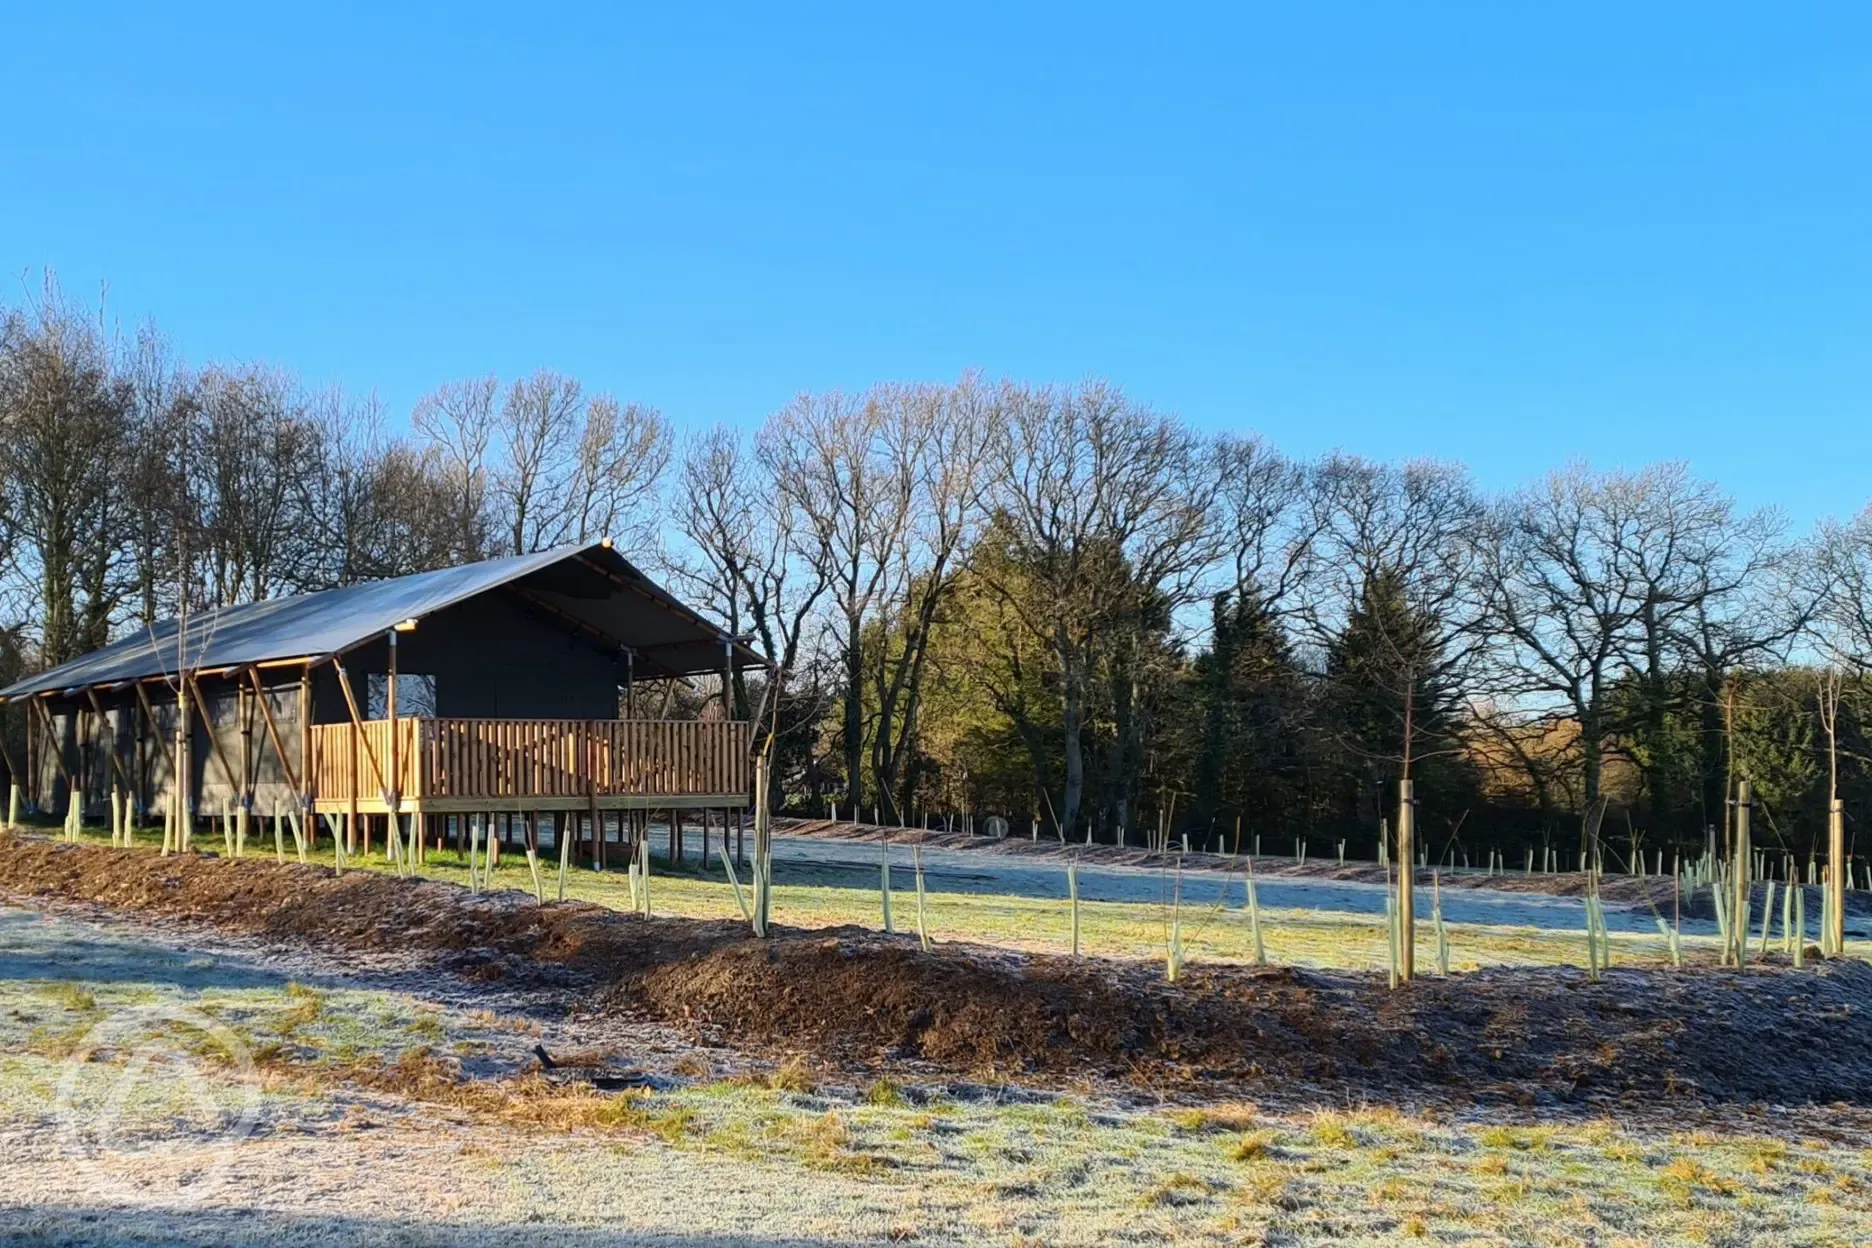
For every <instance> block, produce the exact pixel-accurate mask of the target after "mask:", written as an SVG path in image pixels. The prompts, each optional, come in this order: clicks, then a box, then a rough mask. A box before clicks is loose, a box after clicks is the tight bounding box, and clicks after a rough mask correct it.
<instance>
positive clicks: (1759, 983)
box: [0, 836, 1872, 1105]
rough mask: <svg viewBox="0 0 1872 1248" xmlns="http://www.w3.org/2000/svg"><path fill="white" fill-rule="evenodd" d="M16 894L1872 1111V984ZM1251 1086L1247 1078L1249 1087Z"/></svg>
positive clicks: (675, 977)
mask: <svg viewBox="0 0 1872 1248" xmlns="http://www.w3.org/2000/svg"><path fill="white" fill-rule="evenodd" d="M0 889H5V890H7V891H8V892H12V893H15V894H38V895H48V894H50V895H57V896H60V897H64V898H69V899H76V900H86V901H92V902H100V903H104V904H108V905H111V906H116V907H121V908H124V909H128V910H141V911H150V912H158V913H162V914H167V915H176V916H183V917H188V918H192V919H195V920H199V921H204V922H207V923H210V924H214V925H216V926H219V927H222V928H226V929H231V930H237V931H240V932H244V933H250V934H256V935H260V936H263V937H266V938H269V939H273V940H277V941H280V942H286V943H291V942H310V941H317V942H319V943H321V944H324V945H326V946H327V947H330V946H334V945H335V946H338V947H341V948H351V949H359V950H390V949H395V950H400V951H404V952H409V953H421V954H425V955H427V956H430V957H432V958H433V959H434V961H435V963H436V964H437V965H438V966H439V967H443V968H446V969H450V970H454V971H457V972H462V973H466V974H469V975H481V976H502V977H506V978H508V979H510V980H513V981H516V982H517V983H519V984H522V985H524V984H525V983H526V981H527V979H528V977H529V976H532V975H538V976H539V977H540V982H541V983H542V984H546V983H560V984H562V983H564V982H565V981H566V979H567V978H568V977H570V978H572V979H575V980H576V981H578V982H579V983H580V984H581V985H583V986H585V987H586V988H588V989H589V991H588V992H587V993H584V994H582V995H584V996H585V997H586V999H587V1000H589V1001H590V1002H591V1003H592V1004H593V1007H594V1008H597V1009H602V1010H611V1011H617V1012H620V1013H627V1014H638V1015H648V1016H652V1017H656V1018H659V1019H662V1020H666V1021H674V1022H678V1023H683V1024H687V1025H689V1026H692V1027H695V1028H697V1029H699V1030H703V1031H706V1032H708V1033H710V1034H711V1035H714V1036H719V1037H723V1038H727V1039H730V1040H738V1041H740V1042H742V1043H744V1044H751V1045H758V1046H775V1047H784V1048H788V1049H793V1050H801V1049H804V1050H809V1051H812V1052H815V1053H817V1054H819V1055H821V1056H822V1057H824V1058H826V1059H828V1060H832V1061H837V1062H840V1063H843V1064H846V1065H856V1066H869V1065H874V1064H878V1063H889V1062H892V1061H897V1060H903V1059H911V1060H915V1061H920V1062H925V1063H931V1064H934V1065H935V1066H937V1067H940V1068H943V1069H945V1070H950V1071H954V1072H957V1073H965V1074H980V1073H983V1072H993V1073H995V1074H999V1075H1002V1076H1008V1075H1018V1076H1028V1077H1042V1078H1046V1079H1050V1080H1061V1079H1072V1078H1079V1077H1086V1076H1103V1077H1113V1078H1119V1079H1124V1080H1129V1081H1132V1082H1135V1083H1140V1084H1145V1085H1151V1086H1158V1087H1180V1088H1183V1089H1192V1088H1201V1087H1212V1088H1218V1089H1228V1090H1229V1091H1230V1092H1231V1094H1239V1093H1241V1092H1242V1091H1244V1090H1246V1091H1248V1092H1249V1093H1251V1094H1252V1093H1253V1092H1254V1091H1255V1089H1256V1087H1257V1086H1259V1087H1263V1088H1270V1089H1271V1088H1279V1089H1281V1090H1283V1091H1292V1090H1293V1088H1294V1085H1295V1084H1300V1085H1305V1086H1306V1087H1310V1088H1316V1089H1320V1090H1323V1091H1328V1092H1330V1093H1332V1094H1333V1095H1344V1096H1357V1097H1366V1096H1384V1095H1387V1094H1398V1093H1407V1094H1411V1095H1416V1096H1426V1097H1435V1096H1437V1095H1439V1094H1449V1095H1452V1096H1455V1095H1460V1097H1461V1098H1462V1099H1464V1100H1474V1099H1500V1100H1506V1101H1510V1102H1516V1103H1521V1104H1533V1103H1545V1102H1578V1101H1597V1100H1602V1099H1612V1098H1616V1099H1617V1100H1618V1101H1620V1102H1630V1101H1634V1100H1636V1101H1652V1102H1656V1101H1660V1100H1672V1101H1675V1100H1677V1099H1680V1098H1685V1097H1690V1098H1695V1099H1698V1100H1703V1101H1718V1102H1772V1103H1776V1104H1783V1105H1792V1104H1802V1103H1834V1102H1845V1103H1851V1104H1860V1105H1866V1104H1872V966H1867V965H1866V964H1864V963H1860V962H1849V961H1835V962H1827V963H1821V964H1817V965H1815V966H1811V967H1809V968H1807V969H1804V970H1800V971H1794V970H1792V969H1791V968H1789V967H1787V966H1785V965H1775V964H1769V965H1762V966H1754V967H1751V968H1749V969H1747V970H1743V971H1735V970H1724V969H1720V968H1717V967H1714V966H1710V965H1701V966H1696V967H1694V968H1692V969H1690V970H1687V971H1682V972H1675V971H1670V970H1659V969H1647V968H1636V967H1634V968H1618V969H1614V970H1613V971H1611V972H1609V973H1608V974H1607V975H1606V976H1605V977H1604V978H1603V979H1602V981H1601V982H1599V983H1591V982H1589V981H1588V978H1587V976H1586V975H1585V974H1584V972H1581V971H1575V970H1571V969H1567V968H1539V969H1530V968H1492V969H1489V970H1485V971H1479V972H1474V973H1470V974H1464V975H1458V976H1452V977H1449V978H1440V977H1434V976H1431V977H1426V978H1424V979H1420V980H1419V981H1418V982H1417V983H1415V984H1413V985H1411V986H1409V987H1408V988H1406V989H1404V990H1402V991H1397V992H1392V991H1389V990H1388V988H1387V986H1386V984H1385V982H1384V979H1383V978H1382V977H1381V976H1373V975H1370V974H1360V973H1352V972H1319V971H1302V970H1296V969H1290V968H1262V969H1256V968H1248V967H1233V966H1193V967H1189V968H1186V970H1185V972H1184V974H1183V975H1182V977H1181V978H1180V980H1179V982H1177V983H1175V984H1170V983H1167V982H1165V980H1164V978H1163V973H1162V968H1161V966H1157V965H1155V964H1147V963H1135V962H1118V961H1110V960H1105V959H1096V958H1079V959H1074V958H1068V957H1047V956H1034V955H1027V954H1016V953H1011V952H1008V951H1005V950H997V949H989V948H984V947H980V946H972V945H964V944H943V945H940V946H938V947H937V948H936V949H934V950H933V951H931V952H928V953H925V952H923V951H922V950H921V949H920V948H919V947H918V946H917V944H916V942H915V941H914V940H913V939H909V938H905V937H892V936H885V935H883V934H881V933H877V932H871V931H867V930H862V929H856V928H840V929H820V930H814V931H801V930H796V929H785V928H781V929H777V930H776V931H775V933H774V935H773V937H772V938H771V939H768V940H765V941H757V940H753V939H751V938H750V937H749V936H748V935H747V930H746V928H745V926H743V925H742V924H739V923H730V922H697V921H692V920H683V919H650V920H645V919H642V918H639V917H637V916H634V915H627V914H622V913H619V912H617V911H613V910H608V909H605V908H603V907H599V906H594V905H589V904H585V903H574V902H568V903H562V904H556V905H547V906H539V905H536V904H535V903H534V901H533V900H532V898H530V897H528V896H526V895H525V894H522V893H517V892H502V893H494V894H482V895H472V894H469V893H468V892H467V891H466V890H464V889H462V888H460V887H458V886H455V885H452V884H442V883H437V882H434V881H424V880H404V879H398V878H396V877H393V876H389V875H383V874H379V873H374V872H363V871H354V872H351V873H349V874H347V875H345V876H343V877H337V876H335V875H334V874H333V872H332V871H331V870H330V869H329V868H326V867H315V866H300V865H297V864H288V865H284V866H280V865H275V864H273V863H271V862H265V861H260V860H255V859H246V860H241V861H224V860H220V859H215V858H208V857H197V856H195V855H182V856H177V857H170V858H159V857H156V856H154V855H151V854H150V853H148V852H147V851H136V850H117V849H105V848H100V847H93V846H75V845H66V844H59V843H52V842H46V841H38V840H30V839H21V838H9V837H4V836H0ZM1243 1085H1246V1087H1245V1088H1244V1086H1243Z"/></svg>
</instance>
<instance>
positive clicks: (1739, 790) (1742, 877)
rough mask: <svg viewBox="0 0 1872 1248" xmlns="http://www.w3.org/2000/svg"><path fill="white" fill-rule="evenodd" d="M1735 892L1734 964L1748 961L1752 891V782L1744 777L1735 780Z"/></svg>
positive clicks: (1731, 929)
mask: <svg viewBox="0 0 1872 1248" xmlns="http://www.w3.org/2000/svg"><path fill="white" fill-rule="evenodd" d="M1735 803H1736V806H1735V858H1736V860H1735V893H1734V897H1733V902H1732V905H1731V908H1730V916H1731V917H1730V919H1729V938H1730V943H1731V944H1732V945H1734V946H1735V964H1736V965H1737V966H1741V965H1742V964H1743V963H1744V962H1746V961H1748V917H1749V898H1750V894H1751V892H1752V891H1753V889H1752V887H1751V885H1750V882H1749V867H1750V864H1751V863H1752V862H1753V861H1754V850H1753V847H1752V846H1751V845H1750V844H1749V816H1750V812H1751V810H1752V808H1753V806H1754V804H1755V786H1754V785H1753V784H1752V783H1750V782H1749V781H1747V780H1742V781H1739V782H1738V783H1737V784H1736V798H1735Z"/></svg>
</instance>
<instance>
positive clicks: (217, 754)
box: [183, 673, 240, 794]
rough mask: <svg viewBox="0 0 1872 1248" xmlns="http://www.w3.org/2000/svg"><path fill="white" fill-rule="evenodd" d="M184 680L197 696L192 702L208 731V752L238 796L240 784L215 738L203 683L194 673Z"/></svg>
mask: <svg viewBox="0 0 1872 1248" xmlns="http://www.w3.org/2000/svg"><path fill="white" fill-rule="evenodd" d="M183 679H184V680H186V681H187V682H188V687H189V688H190V690H192V691H193V692H194V694H195V696H194V698H192V699H191V701H193V702H194V703H195V714H196V715H198V716H200V718H201V722H202V727H203V728H205V729H207V730H208V752H209V753H210V754H212V755H213V756H214V760H215V762H216V763H218V764H219V765H220V767H221V774H222V775H223V776H224V777H226V779H227V786H228V791H229V792H230V793H236V794H238V793H239V792H240V784H239V782H238V781H236V780H235V779H234V769H233V768H232V767H230V766H228V761H227V755H226V754H224V753H222V752H221V741H220V739H219V738H218V737H216V736H215V726H214V721H213V720H212V719H209V718H208V699H207V698H205V697H203V696H202V691H201V682H200V681H198V680H196V679H195V677H194V675H193V674H192V673H191V674H187V675H184V676H183ZM186 727H187V726H186V725H184V728H185V729H186Z"/></svg>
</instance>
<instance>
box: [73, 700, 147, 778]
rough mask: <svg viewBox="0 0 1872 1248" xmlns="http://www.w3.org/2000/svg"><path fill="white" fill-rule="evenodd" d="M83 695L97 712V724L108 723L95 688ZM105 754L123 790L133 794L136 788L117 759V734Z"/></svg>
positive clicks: (107, 717)
mask: <svg viewBox="0 0 1872 1248" xmlns="http://www.w3.org/2000/svg"><path fill="white" fill-rule="evenodd" d="M85 694H86V696H87V697H89V698H90V699H91V709H92V710H94V711H96V712H97V717H98V723H100V724H106V723H109V722H110V719H109V716H107V715H105V714H104V704H103V703H102V702H99V701H98V696H97V688H96V686H93V687H91V688H89V689H86V690H85ZM107 752H108V753H109V754H110V761H111V770H112V771H114V772H116V773H117V778H118V779H119V780H121V781H123V786H124V788H125V789H127V790H129V791H130V792H132V793H134V792H135V791H136V786H135V785H133V784H131V783H130V777H129V775H128V774H127V773H126V772H125V771H124V765H123V762H122V761H121V760H120V759H119V758H118V757H117V734H116V733H114V732H113V733H112V734H111V743H110V749H109V750H108V751H107Z"/></svg>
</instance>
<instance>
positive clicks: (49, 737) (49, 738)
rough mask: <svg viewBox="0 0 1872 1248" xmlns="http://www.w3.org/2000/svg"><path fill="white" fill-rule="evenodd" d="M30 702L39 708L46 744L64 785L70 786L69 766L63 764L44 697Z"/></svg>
mask: <svg viewBox="0 0 1872 1248" xmlns="http://www.w3.org/2000/svg"><path fill="white" fill-rule="evenodd" d="M32 704H33V705H34V706H36V707H38V708H39V722H40V723H41V724H42V725H44V726H45V739H46V746H47V747H48V748H49V749H50V750H51V751H52V761H53V762H55V763H57V764H58V769H59V775H61V776H63V777H65V787H67V788H70V787H71V786H72V774H71V768H69V767H67V766H66V765H65V750H64V748H63V747H62V746H61V745H60V744H59V739H58V729H56V728H54V727H53V726H52V712H51V711H48V710H46V704H45V699H44V698H34V699H33V703H32ZM33 800H34V801H37V800H38V799H37V798H34V799H33Z"/></svg>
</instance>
